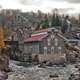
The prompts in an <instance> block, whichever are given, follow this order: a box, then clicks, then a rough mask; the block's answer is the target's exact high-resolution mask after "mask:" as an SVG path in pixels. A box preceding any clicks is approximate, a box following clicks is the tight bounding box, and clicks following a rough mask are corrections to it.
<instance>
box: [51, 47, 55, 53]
mask: <svg viewBox="0 0 80 80" xmlns="http://www.w3.org/2000/svg"><path fill="white" fill-rule="evenodd" d="M53 53H54V46H52V47H51V54H53Z"/></svg>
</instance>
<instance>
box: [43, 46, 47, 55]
mask: <svg viewBox="0 0 80 80" xmlns="http://www.w3.org/2000/svg"><path fill="white" fill-rule="evenodd" d="M44 54H47V47H46V46H45V47H44Z"/></svg>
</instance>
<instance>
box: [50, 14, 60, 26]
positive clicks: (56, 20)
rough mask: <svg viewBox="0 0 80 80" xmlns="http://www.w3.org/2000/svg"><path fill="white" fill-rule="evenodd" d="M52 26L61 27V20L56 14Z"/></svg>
mask: <svg viewBox="0 0 80 80" xmlns="http://www.w3.org/2000/svg"><path fill="white" fill-rule="evenodd" d="M51 25H52V26H54V27H55V26H57V27H58V26H60V25H61V22H60V20H59V17H58V15H56V16H55V14H54V15H53V17H52V23H51Z"/></svg>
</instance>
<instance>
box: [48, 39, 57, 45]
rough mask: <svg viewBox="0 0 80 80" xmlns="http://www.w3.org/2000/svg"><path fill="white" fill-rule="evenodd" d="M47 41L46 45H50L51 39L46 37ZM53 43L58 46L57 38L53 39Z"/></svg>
mask: <svg viewBox="0 0 80 80" xmlns="http://www.w3.org/2000/svg"><path fill="white" fill-rule="evenodd" d="M47 42H48V46H50V45H51V39H50V38H48V39H47ZM54 45H55V46H58V39H57V38H55V39H54Z"/></svg>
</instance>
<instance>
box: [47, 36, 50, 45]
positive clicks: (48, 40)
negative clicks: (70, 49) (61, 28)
mask: <svg viewBox="0 0 80 80" xmlns="http://www.w3.org/2000/svg"><path fill="white" fill-rule="evenodd" d="M47 42H48V46H50V45H51V39H50V38H48V39H47Z"/></svg>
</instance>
